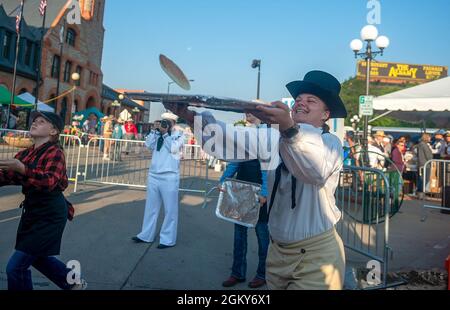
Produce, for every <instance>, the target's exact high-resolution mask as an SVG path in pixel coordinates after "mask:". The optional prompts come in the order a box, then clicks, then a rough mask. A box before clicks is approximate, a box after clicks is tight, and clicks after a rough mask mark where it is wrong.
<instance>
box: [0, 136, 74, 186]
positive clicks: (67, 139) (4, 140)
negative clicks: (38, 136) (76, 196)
mask: <svg viewBox="0 0 450 310" xmlns="http://www.w3.org/2000/svg"><path fill="white" fill-rule="evenodd" d="M60 144H61V146H62V147H63V149H64V153H65V155H66V169H67V177H68V178H69V181H71V182H74V192H76V191H77V187H78V176H79V166H80V155H81V152H80V145H81V140H80V138H79V137H77V136H70V135H60ZM32 145H33V141H32V139H31V138H30V133H29V131H23V130H11V129H0V159H3V160H4V159H11V158H14V156H15V155H16V154H17V153H18V152H20V151H21V150H22V149H24V148H27V147H30V146H32Z"/></svg>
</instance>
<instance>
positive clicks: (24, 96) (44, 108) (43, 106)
mask: <svg viewBox="0 0 450 310" xmlns="http://www.w3.org/2000/svg"><path fill="white" fill-rule="evenodd" d="M17 97H19V98H20V99H22V100H25V101H26V102H29V103H31V104H34V101H35V100H36V98H35V97H34V96H33V95H32V94H30V93H23V94H21V95H19V96H17ZM37 109H38V111H46V112H53V113H54V112H55V109H53V108H52V107H51V106H49V105H47V104H45V103H43V102H41V101H38V108H37Z"/></svg>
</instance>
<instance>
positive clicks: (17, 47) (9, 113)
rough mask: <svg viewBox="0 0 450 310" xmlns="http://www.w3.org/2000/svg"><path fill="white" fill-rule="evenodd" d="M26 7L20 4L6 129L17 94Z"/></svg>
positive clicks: (23, 3)
mask: <svg viewBox="0 0 450 310" xmlns="http://www.w3.org/2000/svg"><path fill="white" fill-rule="evenodd" d="M24 6H25V2H24V1H23V0H22V1H21V3H20V20H19V27H18V31H17V40H16V54H15V57H14V72H13V85H12V90H11V101H10V103H9V107H8V116H7V118H6V128H8V127H9V119H10V117H11V108H12V106H13V104H14V94H15V93H16V80H17V62H18V60H19V47H20V32H21V30H22V19H23V7H24Z"/></svg>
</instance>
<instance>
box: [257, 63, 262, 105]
mask: <svg viewBox="0 0 450 310" xmlns="http://www.w3.org/2000/svg"><path fill="white" fill-rule="evenodd" d="M260 83H261V61H260V62H259V66H258V89H257V91H256V99H257V100H259V99H260V96H259V95H260V87H261V86H260Z"/></svg>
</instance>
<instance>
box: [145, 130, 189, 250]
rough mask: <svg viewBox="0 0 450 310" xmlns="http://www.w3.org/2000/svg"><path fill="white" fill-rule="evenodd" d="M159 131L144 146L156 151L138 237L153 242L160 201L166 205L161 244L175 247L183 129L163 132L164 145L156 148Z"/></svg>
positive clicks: (148, 137)
mask: <svg viewBox="0 0 450 310" xmlns="http://www.w3.org/2000/svg"><path fill="white" fill-rule="evenodd" d="M159 137H160V134H159V133H157V132H152V133H150V135H148V136H147V138H146V141H145V146H146V147H147V148H148V149H150V150H151V151H152V152H153V156H152V162H151V165H150V169H149V173H148V179H147V200H146V202H145V213H144V221H143V224H142V231H141V232H140V233H139V234H138V235H137V237H138V238H139V239H141V240H143V241H146V242H153V241H154V240H155V236H156V224H157V221H158V216H159V211H160V209H161V204H163V206H164V222H163V224H162V227H161V232H160V236H159V239H160V241H159V243H160V244H163V245H168V246H174V245H175V244H176V241H177V226H178V200H179V198H178V191H179V185H180V157H181V151H182V148H183V145H184V137H183V135H182V134H181V133H180V132H174V133H172V135H168V134H165V135H164V144H163V146H162V148H161V149H160V150H159V151H158V150H157V143H158V138H159Z"/></svg>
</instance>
